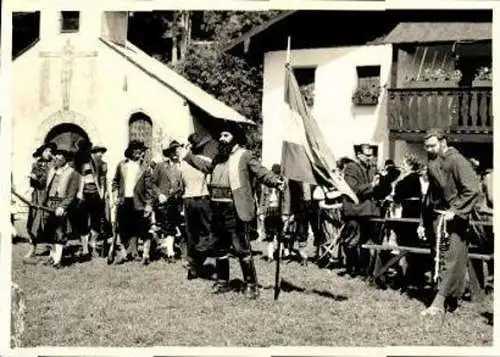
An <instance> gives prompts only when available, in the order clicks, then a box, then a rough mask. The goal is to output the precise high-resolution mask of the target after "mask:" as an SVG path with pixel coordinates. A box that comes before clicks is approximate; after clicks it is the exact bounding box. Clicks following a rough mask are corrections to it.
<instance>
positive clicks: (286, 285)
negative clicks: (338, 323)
mask: <svg viewBox="0 0 500 357" xmlns="http://www.w3.org/2000/svg"><path fill="white" fill-rule="evenodd" d="M271 288H274V287H273V286H271ZM281 292H284V293H291V292H299V293H303V294H306V295H318V296H321V297H324V298H327V299H332V300H335V301H346V300H348V297H347V296H345V295H335V294H332V293H331V292H329V291H325V290H317V289H306V288H302V287H299V286H297V285H294V284H292V283H290V282H289V281H287V280H281Z"/></svg>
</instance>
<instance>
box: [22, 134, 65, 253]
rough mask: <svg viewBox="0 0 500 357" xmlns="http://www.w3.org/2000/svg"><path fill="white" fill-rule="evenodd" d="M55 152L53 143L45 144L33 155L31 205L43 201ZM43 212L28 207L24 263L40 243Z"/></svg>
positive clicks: (37, 204) (30, 177)
mask: <svg viewBox="0 0 500 357" xmlns="http://www.w3.org/2000/svg"><path fill="white" fill-rule="evenodd" d="M56 150H57V145H56V144H54V143H45V144H43V145H41V146H40V147H38V148H37V149H36V150H35V152H34V153H33V157H34V158H35V161H34V162H33V165H32V166H31V173H30V175H29V180H30V186H31V188H32V189H33V191H32V192H31V204H32V205H35V206H39V205H41V204H42V203H43V202H44V200H45V194H46V192H45V188H46V185H47V176H48V174H49V170H50V168H51V167H52V165H53V162H52V161H53V154H54V152H55V151H56ZM42 223H43V212H42V211H41V210H39V209H37V208H34V207H33V206H30V208H29V211H28V220H27V222H26V229H27V231H28V234H29V236H30V243H31V247H30V250H29V252H28V254H26V256H25V257H24V261H25V262H29V261H30V260H31V259H32V258H34V257H35V255H36V246H37V244H38V243H45V242H41V241H40V238H41V235H40V233H41V230H42V228H43V225H42Z"/></svg>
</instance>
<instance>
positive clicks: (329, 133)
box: [262, 45, 392, 166]
mask: <svg viewBox="0 0 500 357" xmlns="http://www.w3.org/2000/svg"><path fill="white" fill-rule="evenodd" d="M285 60H286V52H285V51H277V52H269V53H266V54H265V58H264V90H263V100H262V110H263V120H264V127H263V153H262V155H263V162H264V164H265V165H266V166H271V165H272V164H273V163H277V162H280V160H281V140H282V135H283V132H284V130H286V128H283V125H282V121H281V117H280V114H281V110H282V106H283V95H284V91H283V90H284V89H283V85H284V65H285ZM391 61H392V48H391V45H378V46H357V47H343V48H322V49H310V50H293V51H292V52H291V64H292V66H293V67H313V66H316V72H315V98H314V107H313V110H312V113H313V115H314V117H315V118H316V120H317V122H318V125H319V126H320V128H321V129H322V130H323V134H324V135H325V138H326V140H327V142H328V144H329V145H330V148H331V149H332V151H333V153H334V155H335V157H336V158H340V157H342V156H350V157H352V156H353V155H354V152H353V145H355V144H357V143H359V142H366V141H369V142H372V143H374V144H378V145H379V160H380V163H382V162H383V161H384V160H385V158H386V157H387V156H388V154H389V150H388V149H389V142H388V131H387V98H386V96H387V92H386V91H383V92H382V94H381V97H380V100H379V104H378V105H377V106H373V107H372V106H370V107H356V106H354V105H353V104H352V100H351V97H352V94H353V92H354V90H355V89H356V86H357V72H356V67H357V66H380V78H381V85H385V84H387V83H388V81H389V76H390V68H391Z"/></svg>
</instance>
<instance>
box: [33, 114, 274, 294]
mask: <svg viewBox="0 0 500 357" xmlns="http://www.w3.org/2000/svg"><path fill="white" fill-rule="evenodd" d="M187 141H188V143H189V144H187V145H182V144H180V143H178V142H177V141H172V142H171V143H170V145H169V146H168V147H166V148H165V149H164V150H163V155H164V156H165V160H164V161H161V162H158V163H152V162H148V161H147V160H145V152H146V150H148V148H147V147H146V146H145V144H144V143H142V142H140V141H135V140H133V141H130V142H129V145H128V147H127V149H126V150H125V153H124V156H125V158H124V160H122V161H121V162H120V163H119V164H118V166H117V168H116V172H115V174H114V177H113V180H112V183H111V198H110V197H109V195H108V193H107V186H108V184H107V173H108V170H107V164H106V163H105V162H104V161H103V159H102V155H103V154H104V153H105V152H106V148H104V147H93V146H92V145H91V144H90V142H88V141H85V140H84V141H81V142H80V143H79V144H78V147H77V148H76V150H73V151H72V150H70V149H69V148H67V149H63V148H58V147H56V145H54V144H53V143H48V144H44V145H42V146H41V147H40V148H39V149H38V150H37V151H36V152H35V153H34V155H33V156H34V157H35V163H34V164H33V168H32V172H31V174H30V183H31V186H32V188H33V193H32V205H31V207H30V213H29V219H28V231H29V234H30V237H31V242H32V247H31V250H30V252H29V253H28V255H27V256H26V257H25V260H26V261H30V260H32V259H33V258H34V257H35V249H36V245H37V244H38V243H41V242H44V243H52V244H53V246H52V249H51V251H50V258H49V260H48V264H51V265H52V266H54V267H55V268H59V267H61V264H62V257H63V249H64V246H65V244H66V243H67V241H68V239H69V238H70V236H72V235H73V236H74V235H75V234H76V235H79V236H80V239H81V244H82V250H81V255H80V258H81V259H84V260H87V259H91V255H92V253H94V254H95V252H96V244H95V243H96V241H97V239H98V237H104V238H107V237H110V236H117V237H119V239H118V241H117V243H118V244H117V246H118V247H119V249H117V250H118V253H117V257H116V259H115V262H116V263H124V262H126V261H129V260H142V262H143V263H144V264H148V263H149V262H150V259H151V253H152V251H151V249H152V244H155V243H157V242H160V244H161V245H162V246H163V248H164V250H165V256H166V259H167V260H168V261H169V262H172V261H173V260H174V259H175V255H176V252H175V238H176V236H178V235H179V233H180V230H181V226H183V225H184V227H183V228H184V232H185V236H186V248H187V249H186V254H185V258H186V261H187V269H188V279H193V278H196V277H198V276H200V275H202V274H203V269H202V265H203V262H204V260H205V258H207V257H211V258H214V259H215V261H216V264H215V265H216V275H217V282H216V284H215V285H214V292H215V293H224V292H228V291H230V286H229V254H230V252H231V253H233V254H234V255H235V256H236V257H237V258H238V259H239V262H240V265H241V269H242V273H243V276H244V279H245V283H246V289H245V294H246V296H248V297H249V298H256V297H257V296H258V294H259V291H258V287H257V274H256V271H255V266H254V263H253V257H252V252H251V247H250V234H251V232H252V230H253V226H252V223H253V222H255V218H256V202H255V189H256V187H257V184H258V183H263V184H266V185H269V186H272V187H275V188H278V189H280V190H282V189H283V187H284V181H283V179H282V178H281V177H280V176H279V175H277V174H275V173H273V172H272V171H270V170H267V169H266V168H265V167H263V166H262V165H261V164H260V162H259V161H258V160H257V159H256V158H255V157H254V156H253V155H252V154H251V152H250V151H248V150H246V149H245V148H243V145H244V144H245V132H244V131H243V130H242V129H241V128H240V127H239V126H238V125H237V124H234V123H226V125H225V126H224V128H223V129H222V130H221V131H220V138H219V141H218V145H217V147H215V146H214V145H213V141H212V140H210V137H208V136H206V137H204V136H202V135H199V134H198V133H194V134H192V135H190V136H189V137H188V140H187ZM109 201H111V202H109ZM109 206H111V209H109ZM111 211H114V212H116V218H115V219H112V218H111V216H112V213H111ZM110 221H115V222H116V226H115V229H114V232H113V229H112V227H111V224H110ZM155 237H156V238H160V239H159V240H157V239H155ZM139 239H141V240H142V241H143V251H142V257H140V255H139V251H138V241H139ZM89 245H90V248H91V249H89ZM112 246H114V245H112Z"/></svg>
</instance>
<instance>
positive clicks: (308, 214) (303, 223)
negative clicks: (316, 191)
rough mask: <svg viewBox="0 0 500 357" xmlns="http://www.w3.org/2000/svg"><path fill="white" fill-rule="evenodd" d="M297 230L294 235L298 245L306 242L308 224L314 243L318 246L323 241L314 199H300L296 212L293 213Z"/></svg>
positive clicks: (317, 208)
mask: <svg viewBox="0 0 500 357" xmlns="http://www.w3.org/2000/svg"><path fill="white" fill-rule="evenodd" d="M295 220H296V224H297V230H296V232H295V237H296V240H297V242H299V245H301V246H304V245H306V244H307V237H308V235H309V224H310V225H311V228H312V231H313V234H314V245H315V246H318V245H320V244H322V243H324V241H325V237H324V234H323V231H322V230H321V218H320V209H319V207H318V204H317V203H316V202H314V201H302V202H301V206H300V208H299V210H298V213H297V214H295Z"/></svg>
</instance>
